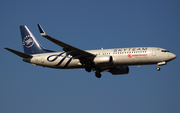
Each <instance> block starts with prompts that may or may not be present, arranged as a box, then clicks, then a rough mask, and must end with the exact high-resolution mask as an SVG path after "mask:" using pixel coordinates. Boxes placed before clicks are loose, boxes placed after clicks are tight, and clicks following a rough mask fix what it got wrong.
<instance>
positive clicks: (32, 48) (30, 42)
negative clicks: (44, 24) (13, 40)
mask: <svg viewBox="0 0 180 113" xmlns="http://www.w3.org/2000/svg"><path fill="white" fill-rule="evenodd" d="M20 30H21V36H22V43H23V48H24V52H25V53H26V54H38V53H47V52H52V51H50V50H46V49H44V48H43V47H42V46H41V45H40V44H39V42H38V41H37V40H36V38H35V37H34V35H33V34H32V33H31V31H30V30H29V29H28V27H27V26H20Z"/></svg>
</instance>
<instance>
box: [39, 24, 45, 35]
mask: <svg viewBox="0 0 180 113" xmlns="http://www.w3.org/2000/svg"><path fill="white" fill-rule="evenodd" d="M37 25H38V28H39V32H40V34H41V35H46V33H45V31H44V30H43V28H42V27H41V25H40V24H37Z"/></svg>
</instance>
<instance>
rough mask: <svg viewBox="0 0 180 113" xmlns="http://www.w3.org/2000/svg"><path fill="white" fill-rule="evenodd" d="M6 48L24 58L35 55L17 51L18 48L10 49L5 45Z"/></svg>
mask: <svg viewBox="0 0 180 113" xmlns="http://www.w3.org/2000/svg"><path fill="white" fill-rule="evenodd" d="M4 49H6V50H8V51H10V52H12V53H14V54H16V55H18V56H20V57H22V58H32V57H33V56H31V55H28V54H25V53H22V52H19V51H16V50H13V49H10V48H7V47H4Z"/></svg>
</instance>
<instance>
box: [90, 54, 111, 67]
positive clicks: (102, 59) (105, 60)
mask: <svg viewBox="0 0 180 113" xmlns="http://www.w3.org/2000/svg"><path fill="white" fill-rule="evenodd" d="M93 62H94V64H95V65H112V64H113V58H112V56H97V57H95V58H94V60H93Z"/></svg>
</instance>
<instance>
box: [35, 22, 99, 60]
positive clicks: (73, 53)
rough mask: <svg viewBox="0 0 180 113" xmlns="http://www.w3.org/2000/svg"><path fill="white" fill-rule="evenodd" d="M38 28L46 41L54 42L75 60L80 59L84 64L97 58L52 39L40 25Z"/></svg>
mask: <svg viewBox="0 0 180 113" xmlns="http://www.w3.org/2000/svg"><path fill="white" fill-rule="evenodd" d="M38 28H39V31H40V34H41V35H42V36H43V37H45V38H46V39H48V40H50V41H52V42H54V43H55V44H57V45H59V46H61V47H63V50H64V51H65V52H66V53H67V54H70V55H71V56H73V58H74V59H79V60H80V61H81V62H82V63H83V61H87V60H92V59H94V57H96V55H94V54H92V53H89V52H86V51H83V50H81V49H78V48H76V47H73V46H71V45H69V44H66V43H64V42H61V41H59V40H57V39H55V38H52V37H51V36H49V35H47V34H46V33H45V32H44V30H43V29H42V27H41V26H40V25H39V24H38Z"/></svg>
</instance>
